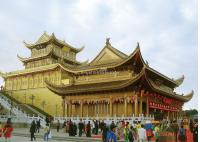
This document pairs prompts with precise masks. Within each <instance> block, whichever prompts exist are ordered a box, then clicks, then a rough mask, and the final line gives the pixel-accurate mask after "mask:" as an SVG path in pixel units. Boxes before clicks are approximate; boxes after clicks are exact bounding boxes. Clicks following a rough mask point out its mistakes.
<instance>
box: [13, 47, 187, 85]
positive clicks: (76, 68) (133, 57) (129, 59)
mask: <svg viewBox="0 0 200 142" xmlns="http://www.w3.org/2000/svg"><path fill="white" fill-rule="evenodd" d="M107 46H108V47H106V48H110V45H107ZM112 48H113V49H112V50H114V52H118V51H119V50H117V49H114V47H112ZM120 52H121V51H120ZM120 52H118V53H116V54H120V55H119V56H121V57H122V58H123V59H122V60H117V61H115V60H113V62H110V63H105V64H92V62H93V61H92V62H90V63H89V64H88V63H87V62H84V63H82V64H80V65H69V64H65V63H63V64H62V65H61V64H59V63H57V64H54V65H52V66H54V67H58V66H60V67H61V68H62V69H63V70H65V71H68V72H71V73H74V74H79V73H84V72H88V71H95V70H99V69H102V68H105V69H112V68H115V67H119V66H122V65H124V64H128V63H133V62H135V61H139V62H140V63H141V64H142V66H145V67H146V69H147V70H148V71H149V72H151V74H152V75H155V76H159V77H160V78H161V79H162V80H165V81H167V82H168V83H169V84H171V86H172V87H173V88H174V87H178V86H179V85H180V84H181V81H183V79H177V80H174V79H170V78H169V77H167V76H165V75H163V74H161V73H160V72H158V71H156V70H154V69H152V68H151V67H149V65H147V64H146V63H145V62H144V60H143V58H142V55H141V52H140V46H139V44H138V45H137V47H136V49H135V50H134V51H133V52H132V53H131V54H130V55H129V56H127V55H125V54H124V55H122V54H121V53H120ZM50 53H51V52H50ZM50 53H49V54H50ZM54 54H55V53H54ZM97 56H98V55H97ZM29 59H30V58H21V57H20V60H22V61H27V60H29ZM33 59H35V58H33ZM40 68H45V69H46V67H45V66H41V67H40ZM32 70H33V71H34V70H35V69H32ZM32 70H31V72H32ZM21 72H27V71H23V70H22V71H20V73H21ZM11 74H12V73H11ZM14 74H15V73H14Z"/></svg>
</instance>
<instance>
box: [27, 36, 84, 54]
mask: <svg viewBox="0 0 200 142" xmlns="http://www.w3.org/2000/svg"><path fill="white" fill-rule="evenodd" d="M51 41H52V42H55V43H56V44H58V45H60V46H61V47H64V46H66V47H69V48H70V49H71V50H73V51H74V52H76V53H78V52H80V51H82V50H83V48H84V47H82V48H75V47H73V46H71V45H69V44H68V43H66V42H65V41H64V40H63V41H62V40H59V39H57V38H56V36H55V35H54V33H52V35H48V34H47V33H46V32H44V33H43V35H42V36H41V37H40V38H39V39H38V40H37V41H36V42H35V43H32V44H28V43H26V42H25V41H24V44H25V46H26V47H27V48H29V49H32V48H35V47H36V46H38V45H42V44H47V43H49V42H51Z"/></svg>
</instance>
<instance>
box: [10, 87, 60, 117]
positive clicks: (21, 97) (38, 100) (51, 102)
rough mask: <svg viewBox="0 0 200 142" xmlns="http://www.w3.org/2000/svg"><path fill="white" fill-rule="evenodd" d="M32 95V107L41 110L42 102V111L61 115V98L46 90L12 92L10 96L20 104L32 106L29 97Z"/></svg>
mask: <svg viewBox="0 0 200 142" xmlns="http://www.w3.org/2000/svg"><path fill="white" fill-rule="evenodd" d="M32 95H34V100H33V105H34V106H36V107H38V108H40V109H41V110H43V105H42V102H43V101H44V102H45V104H46V105H44V111H45V112H47V113H49V114H51V115H53V116H54V115H56V113H57V115H62V98H61V97H60V96H58V95H56V94H54V93H52V92H51V91H50V90H49V89H47V88H35V89H27V90H17V91H12V93H11V96H12V97H14V98H15V99H17V100H18V101H20V102H21V103H26V104H32V99H31V96H32ZM56 106H57V107H56Z"/></svg>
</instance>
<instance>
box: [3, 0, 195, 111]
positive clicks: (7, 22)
mask: <svg viewBox="0 0 200 142" xmlns="http://www.w3.org/2000/svg"><path fill="white" fill-rule="evenodd" d="M44 31H47V33H49V34H51V33H52V32H54V33H55V35H56V36H57V37H58V38H60V39H63V40H65V41H66V42H68V43H69V44H71V45H73V46H75V47H77V48H80V47H82V46H85V49H84V50H83V51H82V52H81V53H79V55H78V60H79V61H84V60H87V59H89V60H90V61H91V60H92V59H93V58H94V57H95V56H96V55H97V54H98V52H99V51H100V50H101V49H102V48H103V47H104V45H105V39H106V37H110V38H111V43H112V45H113V46H114V47H115V48H117V49H119V50H121V51H122V52H124V53H126V54H128V55H129V54H130V53H131V52H132V51H133V50H134V49H135V48H136V43H137V42H139V43H140V47H141V52H142V56H143V58H144V60H147V61H148V62H149V65H150V66H151V67H152V68H154V69H156V70H157V71H159V72H161V73H163V74H165V75H167V76H168V77H170V78H178V77H180V76H182V75H185V80H184V83H183V84H182V85H181V86H180V87H179V88H177V89H176V90H175V91H176V92H178V93H180V94H182V93H184V94H187V93H189V92H190V91H191V90H192V89H193V90H194V97H193V99H192V100H191V101H190V102H188V103H186V104H185V105H184V109H190V108H197V95H198V94H197V81H198V79H197V71H198V70H197V57H198V55H197V0H153V1H152V0H143V1H141V0H60V1H59V0H57V1H56V0H42V1H41V0H32V1H31V0H29V1H28V0H18V1H13V0H2V1H1V5H0V41H1V45H0V48H1V52H0V61H1V63H0V70H1V71H4V72H8V71H14V70H18V69H23V65H22V63H21V62H20V61H19V60H18V59H17V54H19V55H20V56H23V57H28V56H30V51H29V50H28V49H27V48H25V47H24V45H23V40H25V41H26V42H30V43H31V42H34V41H36V39H37V38H38V37H39V36H40V35H41V34H42V33H43V32H44ZM1 84H2V79H1Z"/></svg>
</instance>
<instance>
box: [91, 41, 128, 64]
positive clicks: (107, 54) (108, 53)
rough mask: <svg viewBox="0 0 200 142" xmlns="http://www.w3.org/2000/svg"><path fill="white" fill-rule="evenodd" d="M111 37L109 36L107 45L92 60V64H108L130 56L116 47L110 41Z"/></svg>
mask: <svg viewBox="0 0 200 142" xmlns="http://www.w3.org/2000/svg"><path fill="white" fill-rule="evenodd" d="M109 40H110V38H107V41H106V45H105V46H104V48H103V49H102V50H101V51H100V52H99V54H98V55H97V56H96V57H95V58H94V59H93V60H92V61H91V62H90V65H91V66H92V65H99V64H101V65H102V64H108V63H114V62H119V61H122V60H124V59H126V58H128V55H126V54H124V53H123V52H121V51H119V50H118V49H116V48H114V47H113V46H112V45H111V43H110V41H109Z"/></svg>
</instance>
